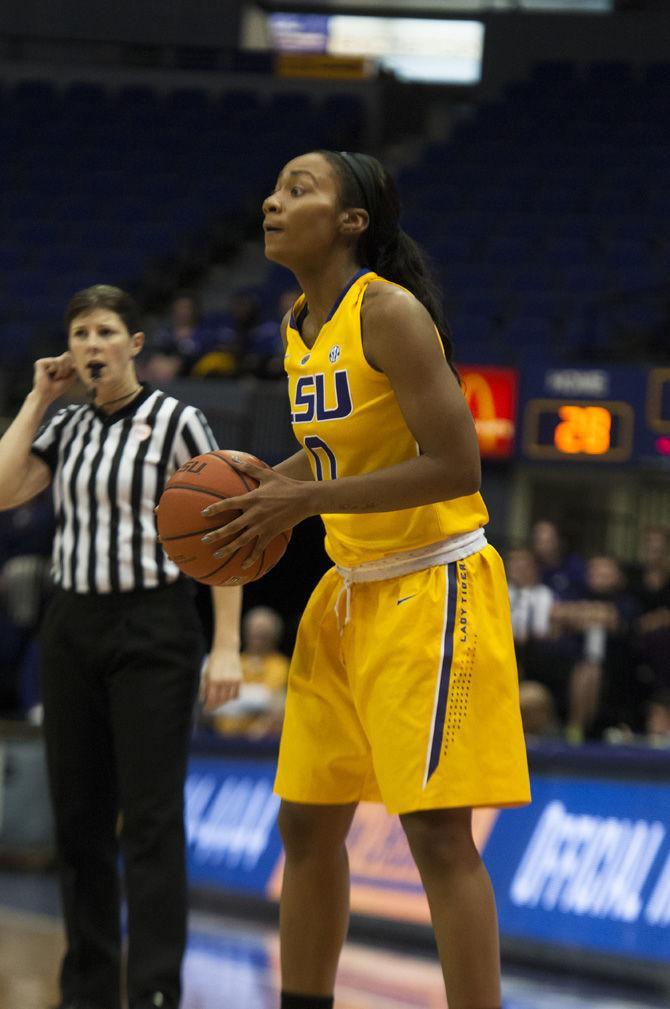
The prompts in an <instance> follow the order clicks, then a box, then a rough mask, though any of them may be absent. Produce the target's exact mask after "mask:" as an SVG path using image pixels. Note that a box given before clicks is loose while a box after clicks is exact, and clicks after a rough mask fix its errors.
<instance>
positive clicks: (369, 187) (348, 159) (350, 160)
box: [337, 151, 378, 219]
mask: <svg viewBox="0 0 670 1009" xmlns="http://www.w3.org/2000/svg"><path fill="white" fill-rule="evenodd" d="M337 153H338V156H339V157H340V158H341V159H342V161H343V162H344V163H345V165H346V166H347V168H348V169H349V172H350V173H351V175H353V177H354V179H355V180H356V185H357V186H358V188H359V189H360V191H361V196H362V197H363V207H364V208H365V210H367V211H368V213H369V214H370V217H372V218H375V219H376V216H377V215H376V210H377V203H378V199H377V180H376V178H375V174H374V171H373V170H372V169H371V168H370V166H369V165H368V164H366V162H365V161H359V159H358V158H357V157H356V155H355V154H350V153H349V151H338V152H337Z"/></svg>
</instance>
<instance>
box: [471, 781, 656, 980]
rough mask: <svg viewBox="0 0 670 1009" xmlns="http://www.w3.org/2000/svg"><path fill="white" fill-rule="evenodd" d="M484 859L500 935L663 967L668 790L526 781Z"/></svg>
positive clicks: (636, 785)
mask: <svg viewBox="0 0 670 1009" xmlns="http://www.w3.org/2000/svg"><path fill="white" fill-rule="evenodd" d="M486 862H487V865H488V868H489V871H490V873H491V877H492V879H493V884H494V888H495V892H496V899H497V901H498V911H499V917H500V928H501V931H502V932H503V934H504V935H508V936H515V937H521V938H524V937H525V938H528V939H535V940H540V941H544V942H551V943H552V944H554V945H558V946H569V947H572V948H580V949H592V950H594V951H600V952H604V953H612V954H618V955H621V956H626V957H632V958H635V959H640V960H652V961H656V962H661V963H663V964H668V965H670V786H668V785H667V784H652V783H642V782H637V781H636V782H633V781H631V782H627V783H621V784H619V783H617V782H612V781H603V780H601V779H592V780H591V779H586V778H563V777H560V778H550V777H543V776H534V777H533V803H532V805H531V806H527V807H524V808H523V809H518V810H514V811H513V812H510V813H503V814H502V815H501V816H500V817H499V818H498V820H497V821H496V824H495V826H494V828H493V831H492V833H491V837H490V840H489V844H488V845H487V850H486Z"/></svg>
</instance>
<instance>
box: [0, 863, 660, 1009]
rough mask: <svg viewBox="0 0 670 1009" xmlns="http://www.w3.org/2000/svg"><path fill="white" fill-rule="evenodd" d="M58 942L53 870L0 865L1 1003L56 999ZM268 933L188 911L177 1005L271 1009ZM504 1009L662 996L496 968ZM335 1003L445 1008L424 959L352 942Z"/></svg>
mask: <svg viewBox="0 0 670 1009" xmlns="http://www.w3.org/2000/svg"><path fill="white" fill-rule="evenodd" d="M62 948H63V935H62V926H61V921H60V917H59V913H58V897H57V892H56V885H55V880H54V878H53V876H42V875H38V874H35V875H31V874H26V873H8V872H0V1009H48V1007H50V1006H52V1005H54V1003H55V1002H56V1001H57V995H58V992H57V989H56V983H55V982H56V975H57V969H58V962H59V958H60V955H61V951H62ZM278 956H279V944H278V939H277V933H276V930H275V929H274V928H272V927H268V926H267V925H255V924H250V923H249V921H248V920H245V921H236V920H235V919H231V918H228V917H223V916H219V915H212V914H203V913H200V912H194V913H193V914H192V916H191V930H190V940H189V947H188V953H187V956H186V961H185V964H184V999H183V1006H182V1009H277V1006H278V1003H279V1000H278V985H279V972H278ZM503 991H504V1006H505V1009H587V1007H588V1009H661V1007H666V1009H667V1005H668V1000H667V997H666V998H665V999H664V998H662V997H655V996H653V995H652V994H651V993H645V992H643V991H641V990H639V989H637V990H636V989H634V988H631V989H626V990H624V989H622V986H621V985H620V984H619V985H617V986H607V985H605V984H602V983H598V984H594V983H591V982H588V981H587V980H585V979H580V978H579V977H575V976H574V974H572V975H570V976H562V977H561V976H553V975H549V974H545V975H541V974H539V973H536V972H526V971H521V970H518V969H516V968H514V969H508V970H506V971H505V974H504V980H503ZM336 1007H337V1009H445V1007H446V1001H445V998H444V994H443V989H442V979H441V975H440V970H439V967H438V966H437V964H436V963H435V962H434V961H433V960H432V959H430V958H426V957H419V956H416V955H412V954H411V953H409V952H408V953H403V952H399V951H398V950H397V949H396V950H393V951H391V950H386V949H383V948H380V947H378V946H377V947H372V946H369V945H362V944H359V943H349V944H347V946H346V947H345V950H344V953H343V956H342V961H341V966H340V972H339V983H338V988H337V991H336Z"/></svg>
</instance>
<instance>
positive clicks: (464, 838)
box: [400, 810, 479, 870]
mask: <svg viewBox="0 0 670 1009" xmlns="http://www.w3.org/2000/svg"><path fill="white" fill-rule="evenodd" d="M400 819H401V822H402V826H403V829H404V831H405V834H406V836H407V841H408V843H409V847H410V850H411V852H412V855H413V857H414V860H415V861H416V863H417V865H418V866H419V867H420V868H421V866H424V865H425V866H428V865H435V864H438V863H439V865H440V867H441V869H442V870H449V869H450V868H458V867H461V866H462V865H463V864H464V863H466V862H469V861H472V860H473V859H474V860H477V859H478V858H479V855H478V853H477V849H476V847H475V844H474V841H473V839H472V831H471V828H470V817H469V815H461V811H458V812H456V811H454V812H452V811H450V810H425V811H421V812H416V813H406V814H404V815H403V816H401V818H400Z"/></svg>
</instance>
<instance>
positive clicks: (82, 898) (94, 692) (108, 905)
mask: <svg viewBox="0 0 670 1009" xmlns="http://www.w3.org/2000/svg"><path fill="white" fill-rule="evenodd" d="M82 606H83V607H85V606H86V603H85V602H83V603H82V601H81V600H79V599H76V598H73V596H72V594H69V593H68V594H65V593H58V594H57V595H56V597H55V598H54V599H53V600H52V602H51V604H50V607H49V609H48V611H47V613H46V615H45V618H44V621H43V624H42V630H41V641H42V698H43V703H44V735H45V741H46V749H47V763H48V770H49V783H50V789H51V796H52V803H53V809H54V819H55V825H56V845H57V852H58V864H59V871H60V883H61V893H62V901H63V916H64V919H65V930H66V935H67V949H66V953H65V957H64V959H63V964H62V968H61V977H60V986H61V993H62V997H63V1002H64V1003H67V1002H69V1001H70V1000H75V999H78V998H79V999H83V1000H85V1001H86V1002H87V1003H90V1004H91V1005H92V1006H96V1007H99V1009H118V1007H119V1005H120V992H119V985H120V952H121V935H120V924H119V899H120V898H119V881H118V870H117V844H116V835H115V827H116V816H117V813H116V810H117V802H116V785H115V776H114V757H113V748H112V740H111V731H110V725H109V712H108V708H107V699H106V691H105V686H104V683H103V676H102V675H101V667H103V666H104V663H105V658H106V651H107V654H108V649H107V650H106V648H105V640H106V638H105V626H104V622H103V621H98V623H97V624H96V622H95V620H94V619H93V618H94V614H92V613H90V612H87V613H86V614H85V615H84V616H82V615H81V613H80V610H81V607H82ZM107 632H108V628H107ZM108 640H109V634H108V633H107V641H108Z"/></svg>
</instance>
